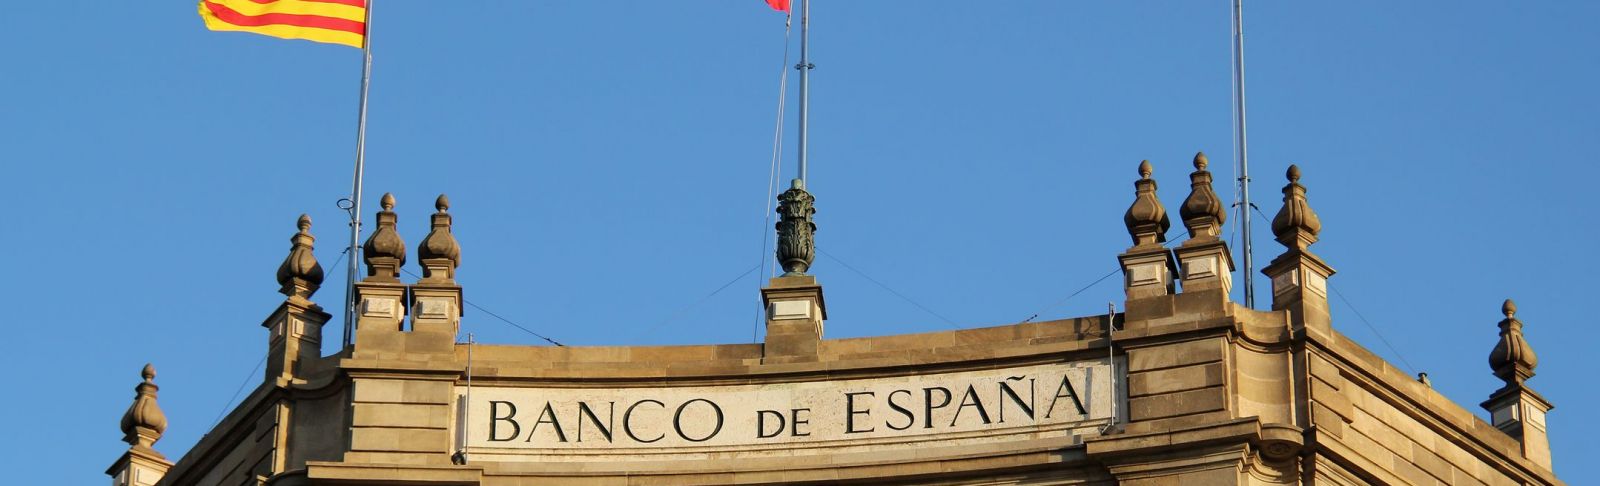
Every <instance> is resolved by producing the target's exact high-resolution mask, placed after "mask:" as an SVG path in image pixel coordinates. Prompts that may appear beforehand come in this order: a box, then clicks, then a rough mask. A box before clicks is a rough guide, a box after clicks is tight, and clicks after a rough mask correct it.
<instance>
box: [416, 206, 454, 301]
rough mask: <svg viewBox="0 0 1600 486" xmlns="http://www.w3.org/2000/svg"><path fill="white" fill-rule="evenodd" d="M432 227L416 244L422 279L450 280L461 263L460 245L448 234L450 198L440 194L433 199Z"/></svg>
mask: <svg viewBox="0 0 1600 486" xmlns="http://www.w3.org/2000/svg"><path fill="white" fill-rule="evenodd" d="M433 207H434V208H435V209H437V210H438V212H436V213H433V229H432V230H431V231H429V232H428V236H427V237H426V238H423V239H422V244H420V245H417V259H418V260H419V261H421V262H422V279H423V280H425V281H430V282H431V281H451V280H455V278H456V267H457V266H460V265H461V245H459V244H457V243H456V238H455V236H453V235H451V234H450V221H451V220H450V213H449V212H448V211H449V210H450V198H449V197H446V196H445V195H444V194H440V195H439V198H438V199H436V200H434V202H433Z"/></svg>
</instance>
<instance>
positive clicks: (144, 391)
mask: <svg viewBox="0 0 1600 486" xmlns="http://www.w3.org/2000/svg"><path fill="white" fill-rule="evenodd" d="M140 375H141V376H143V377H144V382H143V383H140V384H139V386H136V387H134V388H133V390H134V392H135V393H136V394H135V395H134V397H133V405H132V406H129V407H128V412H127V413H124V414H122V434H123V438H122V441H123V442H127V443H128V445H131V446H134V447H143V448H147V449H148V448H149V447H150V446H151V445H154V444H155V443H156V441H158V440H161V434H162V433H163V432H166V431H167V415H166V414H165V413H162V412H161V407H160V406H157V405H156V391H158V390H160V389H161V388H160V387H157V386H156V384H155V379H156V367H155V366H151V365H150V364H148V363H146V364H145V365H144V369H143V370H141V371H140Z"/></svg>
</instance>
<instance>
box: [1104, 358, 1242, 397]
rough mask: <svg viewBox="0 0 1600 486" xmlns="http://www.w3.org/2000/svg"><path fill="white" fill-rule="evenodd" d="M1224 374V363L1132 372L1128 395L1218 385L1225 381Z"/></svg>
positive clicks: (1144, 394) (1135, 395)
mask: <svg viewBox="0 0 1600 486" xmlns="http://www.w3.org/2000/svg"><path fill="white" fill-rule="evenodd" d="M1222 374H1223V368H1222V363H1207V364H1200V365H1193V366H1184V367H1180V368H1166V369H1160V370H1156V371H1146V372H1141V373H1130V374H1129V375H1128V396H1129V397H1142V396H1146V395H1156V394H1161V393H1172V392H1179V391H1186V390H1193V389H1197V388H1205V387H1210V386H1218V385H1221V384H1222V382H1223V376H1222Z"/></svg>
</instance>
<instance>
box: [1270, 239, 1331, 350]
mask: <svg viewBox="0 0 1600 486" xmlns="http://www.w3.org/2000/svg"><path fill="white" fill-rule="evenodd" d="M1261 273H1262V274H1263V275H1266V276H1267V278H1269V279H1271V280H1272V310H1275V311H1276V310H1287V311H1289V322H1290V325H1291V326H1292V327H1293V328H1294V329H1295V330H1296V331H1297V332H1298V331H1303V330H1312V331H1320V333H1321V334H1324V335H1327V334H1328V333H1329V332H1330V331H1331V329H1332V327H1331V322H1332V318H1331V317H1330V316H1329V312H1328V277H1331V276H1333V274H1334V270H1333V267H1330V266H1328V264H1327V263H1326V262H1323V261H1322V259H1321V258H1319V257H1317V256H1316V255H1314V254H1312V253H1311V252H1310V251H1305V250H1298V249H1293V248H1291V249H1289V251H1287V252H1284V254H1282V255H1278V257H1277V258H1274V259H1272V263H1271V264H1268V265H1267V267H1266V268H1263V269H1261Z"/></svg>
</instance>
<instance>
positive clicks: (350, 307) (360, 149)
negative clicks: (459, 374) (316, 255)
mask: <svg viewBox="0 0 1600 486" xmlns="http://www.w3.org/2000/svg"><path fill="white" fill-rule="evenodd" d="M366 3H367V8H366V18H365V19H364V22H363V23H362V27H363V28H364V29H365V31H364V32H363V33H362V35H361V58H362V62H361V107H360V112H359V113H358V114H357V115H356V174H355V182H354V183H353V187H351V188H350V248H349V249H348V250H346V251H348V252H349V257H350V258H348V260H349V261H350V265H349V266H348V267H346V268H347V271H346V273H345V276H346V278H345V288H344V347H346V348H348V347H350V343H351V338H352V337H353V333H354V332H355V321H356V274H357V273H358V271H359V270H360V269H361V264H360V263H359V262H360V258H358V257H359V256H360V255H361V176H362V173H363V172H364V171H365V169H366V161H367V85H369V84H371V82H372V0H367V2H366Z"/></svg>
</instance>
